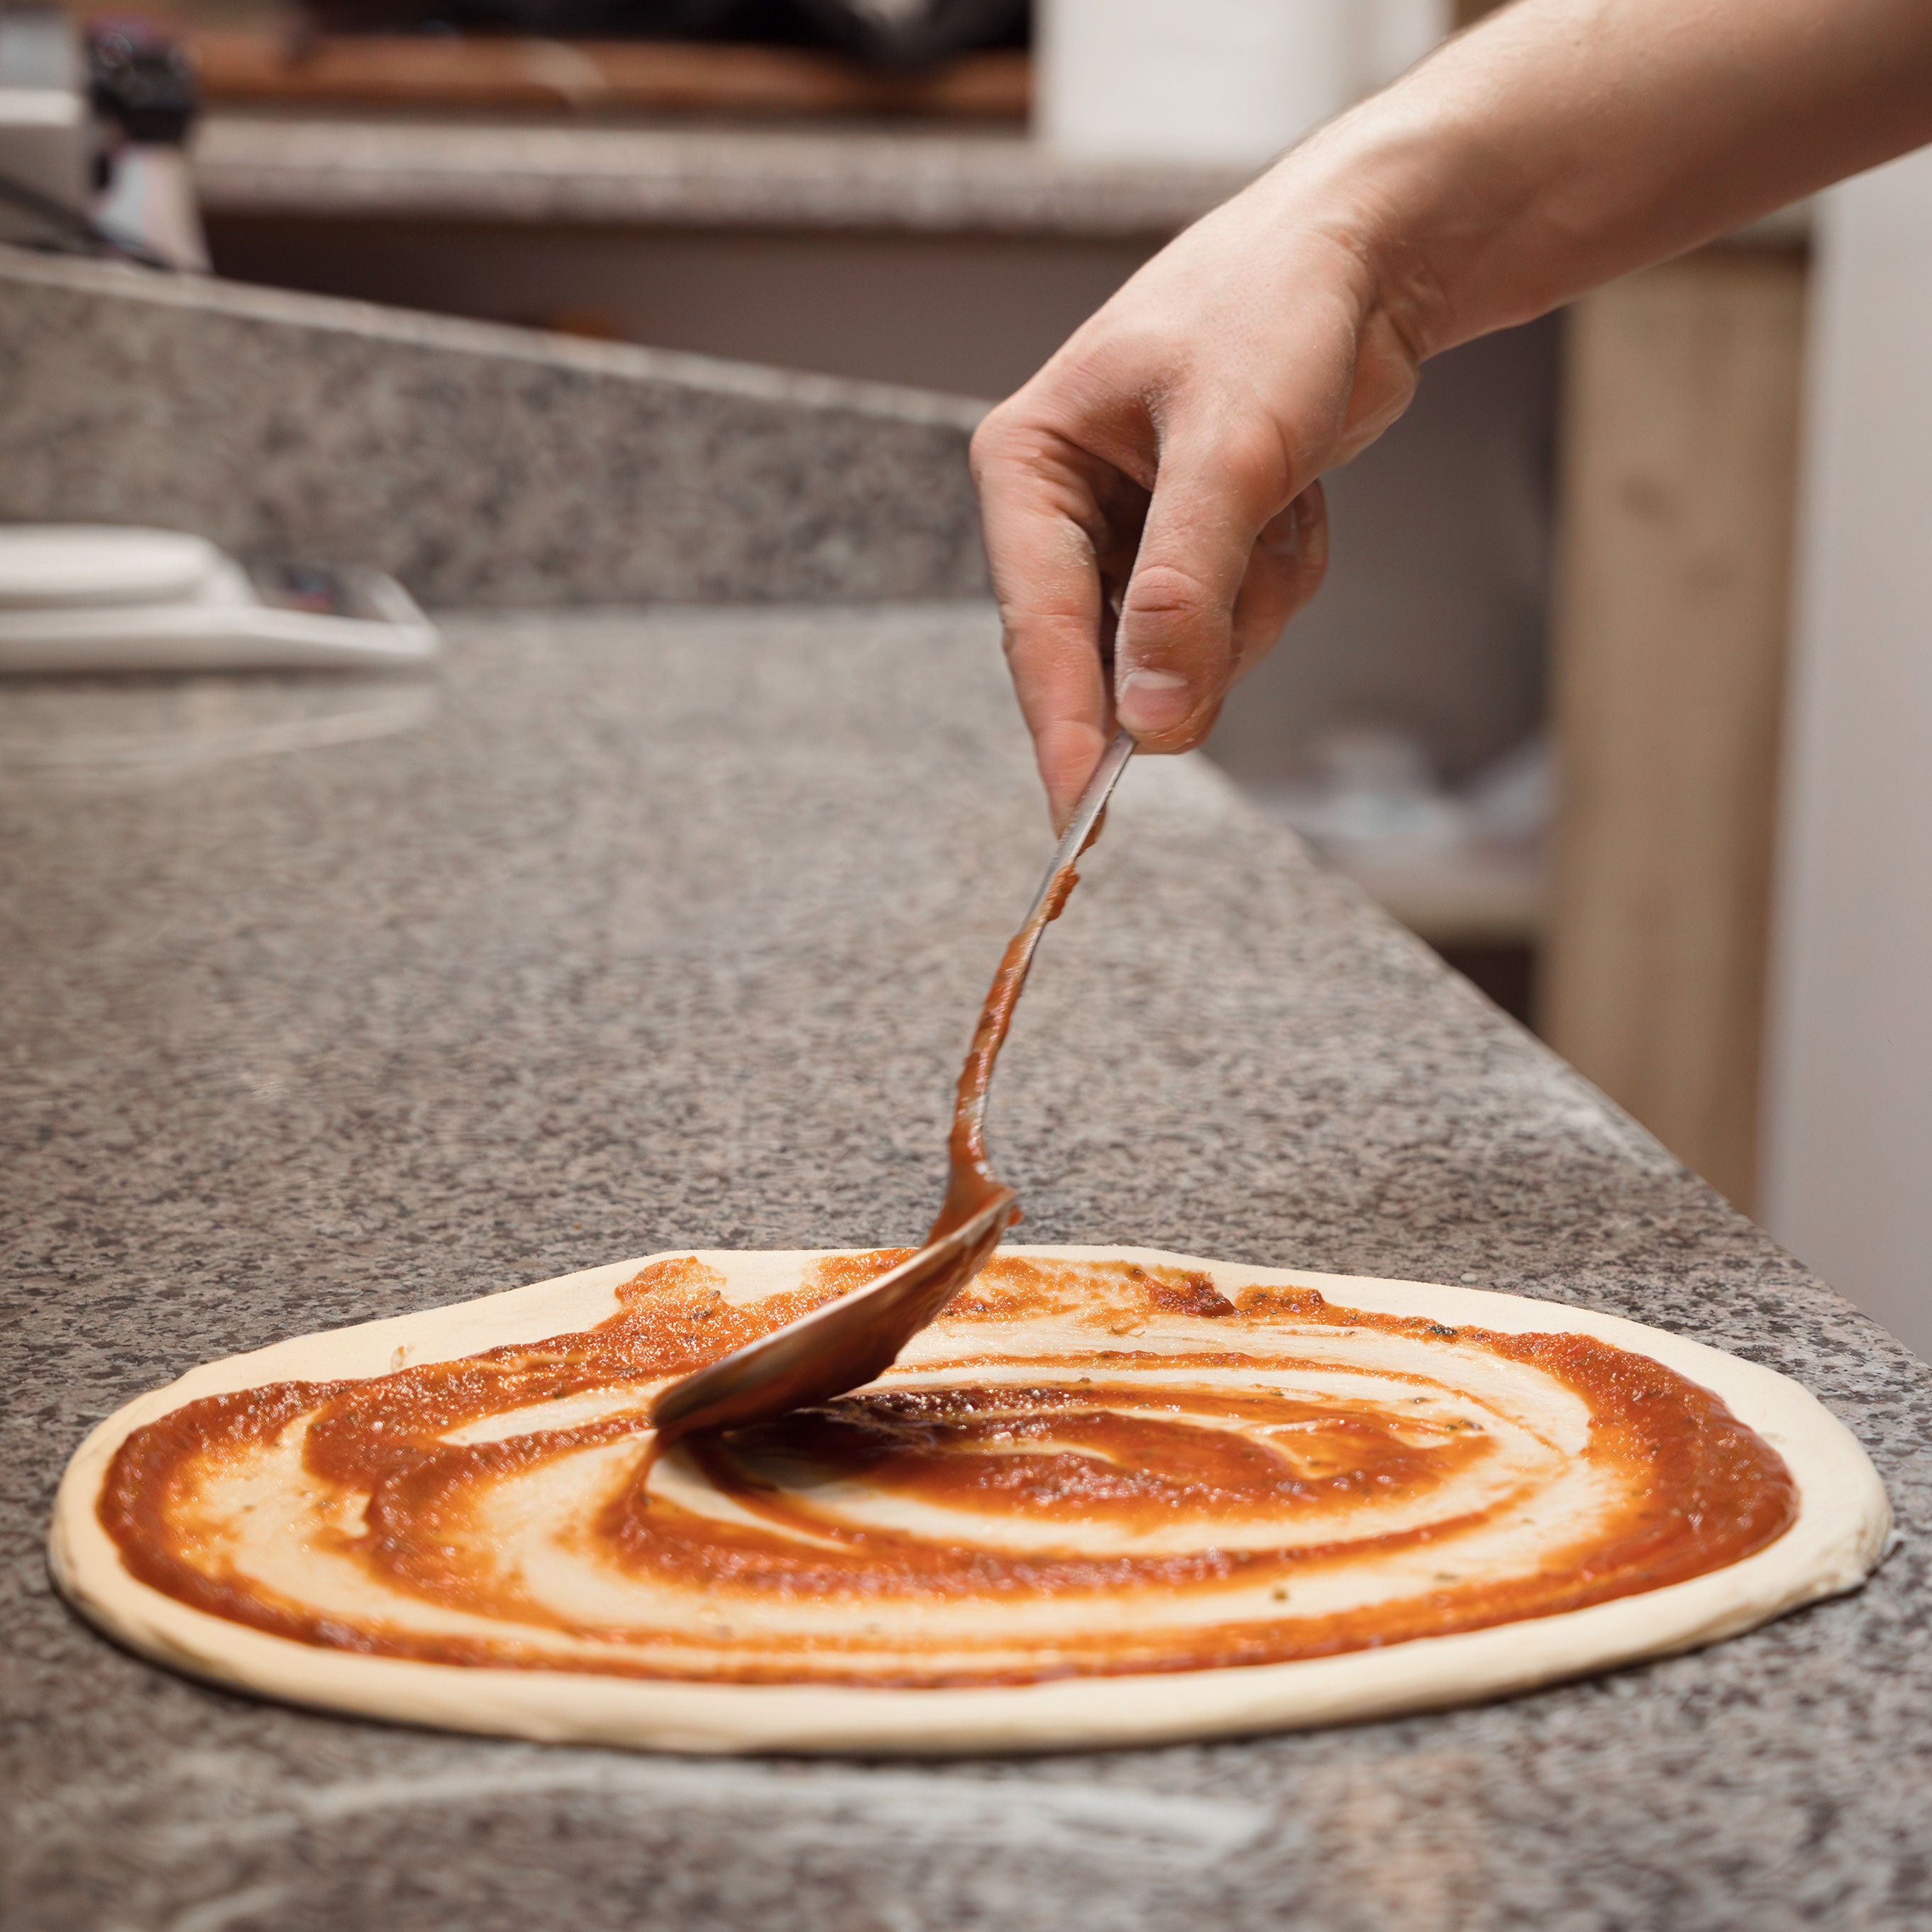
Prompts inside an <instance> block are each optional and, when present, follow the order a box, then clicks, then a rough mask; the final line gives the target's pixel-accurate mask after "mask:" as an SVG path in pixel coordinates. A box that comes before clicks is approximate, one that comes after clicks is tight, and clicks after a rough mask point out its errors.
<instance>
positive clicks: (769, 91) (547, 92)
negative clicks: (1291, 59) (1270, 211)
mask: <svg viewBox="0 0 1932 1932" xmlns="http://www.w3.org/2000/svg"><path fill="white" fill-rule="evenodd" d="M185 37H186V38H187V40H188V42H189V43H190V46H191V47H192V48H193V52H194V55H195V57H196V61H197V62H198V64H199V68H200V73H201V80H202V89H203V91H204V93H205V96H206V98H207V99H208V101H209V102H210V103H211V104H215V105H218V106H235V105H240V104H244V103H246V104H251V105H258V106H259V105H263V104H290V105H301V106H305V107H318V106H328V107H392V108H394V107H414V108H466V109H472V110H473V109H478V108H497V109H519V110H550V111H553V112H554V111H555V110H558V109H565V110H571V111H573V112H583V111H586V110H589V111H598V112H629V113H664V114H715V115H770V116H787V115H805V116H840V115H847V116H853V115H916V116H921V117H925V118H935V119H943V120H980V121H1008V122H1012V121H1024V120H1025V118H1026V115H1027V112H1028V106H1029V104H1030V102H1031V96H1032V63H1031V61H1030V59H1029V58H1028V56H1027V55H1025V54H1024V53H1021V52H995V53H983V54H971V55H962V57H961V58H958V59H956V60H953V61H949V62H946V63H945V64H944V65H941V66H939V67H936V68H930V69H929V70H926V71H923V72H921V73H918V74H892V73H886V72H882V71H879V70H877V69H876V68H868V67H865V66H862V65H860V64H859V62H856V61H853V60H848V59H847V58H844V57H843V56H841V55H838V54H835V53H821V52H814V51H813V50H811V49H807V48H799V47H759V46H713V45H705V44H699V43H690V42H684V41H654V40H537V39H532V38H527V37H521V36H517V35H511V34H505V35H502V36H484V35H473V36H469V37H461V38H458V37H448V36H443V35H436V34H337V35H328V36H323V37H310V38H304V37H302V36H301V35H299V34H297V33H295V32H293V31H275V30H272V29H270V30H263V29H252V30H242V29H219V28H202V29H199V30H195V31H190V32H189V33H188V34H187V35H186V36H185Z"/></svg>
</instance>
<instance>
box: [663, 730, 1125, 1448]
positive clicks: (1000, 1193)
mask: <svg viewBox="0 0 1932 1932" xmlns="http://www.w3.org/2000/svg"><path fill="white" fill-rule="evenodd" d="M1133 750H1134V740H1133V736H1131V735H1130V733H1127V732H1125V731H1121V732H1118V733H1115V737H1114V739H1113V742H1112V743H1111V744H1110V745H1109V746H1108V747H1107V749H1106V752H1105V753H1104V754H1103V755H1102V757H1101V760H1100V766H1099V767H1098V769H1096V771H1095V772H1094V775H1093V777H1092V778H1090V779H1089V780H1088V783H1087V788H1086V790H1085V791H1083V792H1082V793H1081V795H1080V800H1079V803H1078V804H1077V805H1076V806H1075V807H1074V808H1073V817H1072V818H1071V819H1070V820H1068V822H1067V829H1066V830H1065V831H1064V832H1062V833H1061V837H1060V842H1059V844H1057V845H1056V846H1055V847H1054V849H1053V857H1052V859H1051V861H1050V862H1049V864H1048V865H1047V868H1046V877H1044V878H1043V880H1041V881H1040V890H1039V891H1038V892H1037V893H1035V894H1034V901H1033V904H1031V906H1030V907H1028V909H1027V916H1026V917H1025V919H1024V920H1022V922H1021V924H1020V928H1019V932H1016V934H1015V935H1013V941H1012V943H1011V944H1010V945H1009V946H1008V947H1007V953H1006V956H1005V958H1004V959H1003V960H1002V961H1001V965H1000V971H999V974H998V977H996V979H995V981H994V987H993V992H992V994H991V995H989V998H988V1000H987V1003H986V1009H985V1010H984V1011H983V1013H982V1015H981V1017H980V1025H979V1027H978V1028H977V1030H976V1031H975V1033H974V1040H973V1046H972V1047H971V1049H970V1050H969V1052H968V1055H967V1060H966V1067H965V1071H964V1072H963V1073H962V1075H961V1076H960V1082H959V1106H958V1109H957V1111H956V1114H955V1115H954V1119H953V1138H952V1144H951V1145H952V1157H953V1168H952V1182H951V1185H950V1187H948V1189H947V1197H946V1201H945V1203H944V1205H943V1206H942V1207H941V1209H940V1211H939V1215H938V1219H937V1220H935V1222H934V1223H933V1224H932V1227H931V1229H929V1230H928V1231H927V1234H926V1245H925V1246H924V1247H922V1248H921V1249H919V1251H918V1252H917V1253H916V1254H914V1255H913V1256H911V1257H910V1259H907V1260H906V1261H904V1262H901V1263H900V1264H899V1265H898V1267H897V1268H894V1269H892V1271H891V1272H890V1273H889V1274H884V1275H882V1276H880V1278H879V1279H878V1280H877V1281H874V1282H870V1283H867V1285H866V1286H865V1287H863V1288H859V1289H853V1291H852V1292H851V1293H850V1294H849V1295H841V1296H840V1297H839V1298H838V1300H837V1301H830V1302H827V1303H826V1304H825V1306H824V1307H822V1308H815V1309H814V1310H812V1311H811V1313H810V1314H809V1315H806V1316H801V1317H800V1318H799V1319H798V1320H797V1321H796V1322H788V1323H787V1325H785V1326H784V1328H780V1329H777V1330H775V1331H773V1332H772V1334H769V1335H766V1336H763V1337H760V1339H759V1340H757V1341H755V1342H753V1343H750V1344H748V1346H746V1347H745V1348H742V1349H737V1350H736V1351H734V1352H733V1353H732V1354H730V1355H727V1356H725V1357H724V1358H722V1360H721V1361H715V1362H712V1363H710V1364H707V1366H706V1367H703V1368H701V1369H700V1370H697V1372H696V1373H694V1374H692V1375H688V1376H685V1377H683V1378H682V1380H680V1381H678V1382H673V1383H672V1384H671V1385H670V1387H669V1388H666V1389H664V1390H662V1391H660V1392H659V1393H658V1397H657V1398H656V1400H655V1401H654V1402H653V1403H652V1405H651V1421H652V1424H654V1425H655V1427H656V1428H657V1430H658V1432H659V1439H660V1441H662V1440H664V1439H668V1438H670V1437H671V1436H682V1435H687V1434H688V1433H690V1432H691V1430H697V1429H728V1428H736V1427H742V1426H743V1425H744V1424H747V1423H751V1422H757V1421H763V1420H764V1419H766V1418H768V1417H770V1416H774V1415H783V1414H784V1413H785V1412H786V1411H787V1409H802V1408H805V1407H807V1406H809V1405H810V1404H811V1403H817V1402H828V1401H829V1400H831V1399H832V1397H834V1396H838V1395H843V1394H845V1393H846V1392H847V1391H848V1390H850V1389H855V1388H862V1386H863V1385H865V1383H867V1382H870V1381H871V1380H872V1379H873V1378H874V1376H877V1375H879V1374H880V1373H882V1372H883V1370H885V1369H886V1368H887V1367H889V1366H890V1365H891V1364H892V1361H893V1360H894V1359H895V1358H896V1356H897V1355H898V1352H899V1351H900V1350H901V1349H903V1348H904V1346H905V1345H906V1344H907V1343H908V1342H909V1341H910V1340H912V1338H913V1336H915V1335H916V1334H918V1333H919V1331H920V1330H921V1329H922V1328H925V1327H926V1325H927V1324H928V1323H929V1322H932V1320H933V1319H935V1317H936V1316H938V1313H939V1312H940V1310H941V1309H943V1308H944V1307H945V1306H946V1304H947V1303H948V1302H949V1301H951V1300H952V1299H953V1297H954V1296H955V1295H957V1294H958V1293H959V1291H960V1290H961V1289H962V1288H964V1287H965V1286H966V1284H967V1283H968V1282H969V1281H971V1280H972V1279H973V1277H974V1276H975V1275H976V1274H978V1273H979V1272H980V1269H981V1268H983V1267H984V1266H985V1265H986V1259H987V1257H988V1256H989V1255H991V1254H992V1252H993V1250H995V1248H996V1247H998V1246H999V1243H1000V1236H1001V1234H1003V1233H1004V1232H1005V1230H1006V1229H1007V1226H1009V1225H1010V1223H1012V1222H1013V1221H1015V1220H1018V1219H1019V1196H1017V1195H1016V1194H1015V1193H1014V1192H1013V1190H1012V1189H1011V1188H1010V1187H1004V1186H1002V1185H1001V1184H999V1183H998V1182H996V1181H994V1180H993V1178H992V1174H991V1172H989V1170H988V1169H987V1168H986V1165H985V1158H984V1151H983V1128H984V1124H985V1119H986V1097H987V1092H988V1090H989V1086H990V1085H991V1082H992V1072H993V1062H994V1061H995V1059H996V1058H997V1057H998V1053H999V1050H1000V1043H1001V1040H1003V1039H1004V1037H1005V1034H1006V1027H1007V1022H1008V1021H1009V1020H1010V1019H1011V1017H1012V1013H1013V1007H1014V1006H1015V1005H1016V1004H1017V1003H1018V1001H1019V995H1020V993H1021V992H1022V989H1024V987H1025V982H1026V976H1027V973H1028V969H1029V968H1031V965H1032V964H1033V957H1034V953H1036V952H1037V950H1039V947H1040V935H1041V934H1042V933H1043V932H1045V931H1046V928H1047V926H1048V924H1049V922H1050V921H1052V919H1055V918H1057V917H1058V915H1059V911H1060V908H1061V905H1062V904H1064V902H1065V900H1066V896H1067V893H1068V892H1069V891H1070V890H1071V889H1072V886H1073V880H1074V878H1075V877H1076V874H1075V872H1074V867H1075V866H1076V865H1077V864H1078V863H1079V859H1080V855H1081V853H1083V852H1084V851H1085V850H1086V849H1087V847H1088V846H1089V845H1090V844H1091V843H1092V842H1093V841H1094V838H1096V837H1097V835H1098V833H1099V830H1100V817H1101V814H1103V812H1104V811H1106V808H1107V801H1108V799H1109V798H1111V797H1112V796H1113V792H1114V787H1115V785H1116V784H1118V783H1119V781H1120V777H1121V772H1124V770H1126V769H1127V760H1128V759H1129V758H1130V757H1132V756H1133ZM1003 994H1004V998H1003V997H1002V996H1003ZM976 1065H977V1079H976V1078H975V1069H976ZM962 1168H963V1169H964V1172H963V1177H962ZM962 1178H963V1180H964V1182H965V1184H966V1185H967V1186H968V1187H975V1186H977V1187H978V1188H979V1189H980V1193H978V1195H977V1197H976V1198H974V1199H972V1200H971V1203H970V1205H968V1207H967V1208H965V1211H963V1212H962V1209H961V1206H960V1196H961V1193H962Z"/></svg>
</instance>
